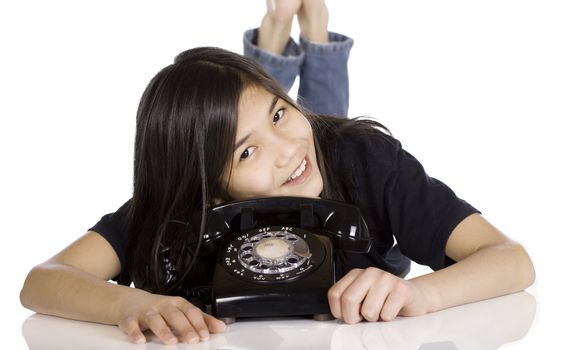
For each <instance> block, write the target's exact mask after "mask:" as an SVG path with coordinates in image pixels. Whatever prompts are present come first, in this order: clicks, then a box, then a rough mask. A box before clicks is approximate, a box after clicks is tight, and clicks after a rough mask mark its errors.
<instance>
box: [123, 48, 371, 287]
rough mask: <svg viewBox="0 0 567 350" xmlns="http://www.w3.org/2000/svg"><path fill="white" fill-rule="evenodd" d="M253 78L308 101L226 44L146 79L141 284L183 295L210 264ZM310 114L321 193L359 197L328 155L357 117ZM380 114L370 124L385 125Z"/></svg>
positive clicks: (139, 163) (138, 209)
mask: <svg viewBox="0 0 567 350" xmlns="http://www.w3.org/2000/svg"><path fill="white" fill-rule="evenodd" d="M252 85H255V86H258V87H261V88H264V89H265V90H267V91H268V92H270V93H272V94H274V95H276V96H278V97H279V98H281V99H282V100H285V101H287V102H288V103H290V104H291V105H292V106H294V107H295V108H297V109H300V107H299V106H298V105H297V104H296V103H295V102H294V101H293V100H292V99H291V98H290V97H289V96H288V95H287V93H286V92H285V91H284V90H283V89H282V88H281V87H280V86H279V84H278V83H277V82H275V81H274V80H273V79H272V78H271V77H270V76H269V75H268V74H267V73H266V72H265V71H264V70H263V69H262V68H261V67H260V66H259V65H258V64H257V63H255V62H254V61H253V60H252V59H249V58H246V57H243V56H241V55H238V54H235V53H232V52H229V51H226V50H223V49H219V48H210V47H209V48H207V47H205V48H196V49H192V50H188V51H185V52H182V53H181V54H179V55H178V56H177V57H176V58H175V60H174V63H173V64H171V65H169V66H167V67H165V68H164V69H162V70H161V71H160V72H159V73H158V74H157V75H156V76H155V77H154V78H153V79H152V80H151V81H150V83H149V84H148V86H147V87H146V90H145V91H144V93H143V95H142V98H141V100H140V104H139V107H138V113H137V118H136V139H135V149H134V189H133V196H132V200H131V201H130V205H129V208H128V209H129V212H128V243H127V248H126V249H127V257H128V258H127V266H126V269H127V271H128V273H129V275H130V278H131V279H132V281H133V282H134V284H135V285H136V287H138V288H143V289H145V290H148V291H150V292H153V293H159V294H179V293H180V291H181V290H182V289H183V288H185V287H186V282H187V281H188V280H191V283H196V284H198V283H199V282H201V281H200V280H203V279H204V278H206V275H207V274H209V273H210V272H211V271H210V270H208V267H209V266H210V261H206V260H203V259H202V258H201V257H202V256H203V255H204V253H206V252H203V249H202V237H203V231H204V226H205V225H204V223H205V222H206V208H207V207H209V206H211V205H212V204H214V203H213V199H214V198H218V199H221V200H222V201H227V200H230V199H231V198H230V197H229V196H228V194H227V190H226V188H224V187H223V185H222V182H221V181H220V179H221V178H222V176H223V172H224V171H225V170H226V169H230V168H231V167H227V164H229V163H230V162H231V159H232V157H231V153H232V147H233V145H234V141H235V137H236V125H237V113H238V105H239V99H240V96H241V94H242V92H243V91H244V90H245V89H246V88H247V87H249V86H252ZM305 113H306V116H307V117H308V119H309V121H310V123H311V125H312V126H313V131H314V135H315V143H316V149H317V158H318V163H319V167H320V169H321V173H322V176H323V181H324V182H323V184H324V190H323V193H322V194H321V197H323V198H330V199H336V200H343V201H353V200H354V199H353V198H350V197H348V196H345V193H344V192H345V191H344V190H343V187H344V186H342V185H341V183H342V182H344V181H341V179H337V178H335V177H334V176H332V174H333V172H332V171H329V169H330V168H332V166H333V165H332V164H330V163H327V161H326V160H329V159H334V158H333V156H332V153H333V152H335V151H334V150H332V149H330V148H325V146H324V145H325V143H323V142H322V140H325V141H328V140H329V138H330V137H336V136H337V135H339V134H340V130H341V129H343V128H347V127H349V125H355V124H356V123H355V121H353V120H348V119H339V118H326V117H321V116H316V115H313V114H309V113H307V112H305ZM372 123H373V122H365V123H362V124H363V125H367V126H368V127H373V126H379V127H381V125H380V124H377V125H376V124H372ZM362 124H361V125H362ZM357 125H358V124H357ZM372 125H373V126H372ZM363 128H364V127H363ZM322 146H323V148H322ZM326 155H328V156H326ZM189 275H190V276H189ZM189 277H190V278H189Z"/></svg>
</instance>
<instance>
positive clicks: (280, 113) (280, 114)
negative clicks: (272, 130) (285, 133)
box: [273, 108, 285, 125]
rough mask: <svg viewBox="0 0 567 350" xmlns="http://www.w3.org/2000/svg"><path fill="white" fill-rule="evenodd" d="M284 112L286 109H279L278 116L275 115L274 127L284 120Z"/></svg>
mask: <svg viewBox="0 0 567 350" xmlns="http://www.w3.org/2000/svg"><path fill="white" fill-rule="evenodd" d="M284 112H285V108H280V109H278V111H277V112H276V114H274V120H273V121H274V125H276V123H277V122H279V121H280V119H282V118H283V115H284Z"/></svg>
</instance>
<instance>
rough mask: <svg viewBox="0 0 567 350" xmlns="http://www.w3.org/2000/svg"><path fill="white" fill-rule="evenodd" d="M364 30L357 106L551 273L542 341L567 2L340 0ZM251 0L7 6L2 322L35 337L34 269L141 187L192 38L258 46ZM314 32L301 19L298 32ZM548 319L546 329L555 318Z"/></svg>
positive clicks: (356, 73) (2, 29) (535, 334)
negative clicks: (161, 77)
mask: <svg viewBox="0 0 567 350" xmlns="http://www.w3.org/2000/svg"><path fill="white" fill-rule="evenodd" d="M327 3H328V6H329V9H330V13H331V20H330V30H333V31H338V32H341V33H344V34H347V35H349V36H351V37H353V38H354V39H355V46H354V48H353V50H352V54H351V59H350V62H349V67H350V76H351V108H350V115H351V116H359V115H370V116H373V117H375V118H377V119H378V120H379V121H381V122H382V123H383V124H385V125H386V126H388V127H389V128H390V130H391V131H392V132H393V134H394V136H395V137H397V138H398V139H400V140H401V141H402V143H403V145H404V147H405V148H406V149H407V150H408V151H409V152H411V153H412V154H413V155H415V156H416V157H417V158H418V159H419V160H420V161H421V162H422V163H423V164H424V166H425V168H426V170H427V171H428V172H429V174H430V175H431V176H433V177H436V178H439V179H441V180H442V181H444V182H445V183H447V184H448V185H449V186H451V187H452V188H453V189H454V190H455V192H456V193H457V194H458V195H459V196H460V197H462V198H464V199H466V200H467V201H468V202H470V203H471V204H473V205H474V206H475V207H477V208H479V209H480V210H481V211H482V212H483V214H484V215H485V217H486V218H487V219H488V220H489V221H491V222H492V223H494V224H495V225H496V226H497V227H498V228H500V229H501V230H502V231H503V232H504V233H506V234H507V235H509V236H510V237H512V238H514V239H516V240H517V241H519V242H521V243H523V244H524V246H525V247H526V248H527V250H528V251H529V253H530V254H531V256H532V258H533V260H534V262H535V265H536V269H537V274H538V281H537V285H536V286H535V287H533V288H531V290H533V293H534V294H536V295H537V297H538V307H539V313H538V317H537V319H536V322H535V324H536V327H535V328H534V329H532V331H531V332H530V334H528V336H527V337H526V339H524V340H523V341H524V342H525V345H526V348H530V347H531V348H533V347H535V346H536V345H537V344H538V342H539V341H543V340H544V339H547V338H549V337H551V336H557V333H558V332H560V331H562V328H559V326H558V324H557V319H554V316H557V315H559V314H560V312H561V310H563V312H564V311H566V310H567V308H566V303H565V301H564V300H563V294H564V290H563V289H562V288H561V287H560V285H559V283H558V282H559V281H560V280H561V279H563V277H562V276H563V275H564V271H565V266H566V263H565V260H564V256H565V243H566V242H567V240H566V239H565V236H566V235H567V229H566V228H565V225H564V217H565V216H566V214H567V205H566V204H565V199H566V196H567V186H566V185H565V183H564V181H565V179H566V178H567V172H566V170H565V168H566V167H565V163H566V158H567V157H566V155H565V153H566V150H567V142H566V141H565V139H566V137H565V134H566V130H567V128H565V125H566V124H565V122H564V120H565V119H566V118H567V68H566V66H567V65H566V64H565V62H567V21H566V20H565V18H567V10H566V5H565V3H564V2H563V1H547V0H538V1H535V0H533V1H521V0H518V1H498V0H491V1H486V0H480V1H466V2H465V1H373V2H369V1H368V2H362V1H359V2H356V1H348V2H347V1H338V0H329V1H328V2H327ZM264 4H265V3H264V1H262V0H248V1H230V0H214V1H183V2H181V1H160V2H157V1H155V2H149V1H106V0H103V1H90V2H89V1H80V2H77V1H25V0H24V1H17V2H16V1H13V2H11V3H8V2H2V4H1V5H0V38H1V41H0V43H1V45H0V50H1V52H2V53H0V118H1V123H0V155H1V158H0V159H1V163H0V164H1V169H2V170H1V172H0V201H1V202H0V205H1V208H0V209H1V210H0V220H1V226H0V227H1V230H2V232H1V233H2V236H3V237H4V240H3V244H2V245H1V254H0V258H1V259H2V261H1V265H0V266H1V267H2V277H3V280H4V283H3V290H4V294H3V298H2V311H3V317H2V318H1V319H2V328H3V330H4V331H3V334H5V335H6V334H8V336H9V337H10V338H13V341H14V342H16V343H15V345H14V346H16V348H17V347H25V342H24V340H23V338H22V337H21V331H20V327H21V324H22V322H23V321H24V319H25V318H26V317H28V316H29V315H31V314H32V313H31V312H30V311H29V310H25V309H24V308H23V307H21V306H20V303H19V300H18V293H19V290H20V288H21V286H22V284H23V281H24V278H25V276H26V274H27V272H28V271H29V270H30V269H31V268H32V267H33V266H34V265H36V264H38V263H41V262H43V261H44V260H46V259H48V258H49V257H50V256H52V255H53V254H55V253H56V252H58V251H59V250H61V249H62V248H64V247H65V246H66V245H68V244H69V243H71V242H72V241H73V240H74V239H76V238H78V237H80V236H81V235H82V234H83V233H85V232H86V230H87V229H88V228H89V227H90V226H92V225H93V224H94V223H96V222H97V220H98V219H99V218H100V217H101V216H102V215H103V214H105V213H108V212H112V211H114V210H115V209H117V208H118V207H119V206H120V205H121V204H122V203H123V202H124V201H126V200H127V199H128V198H129V197H130V194H131V187H132V153H133V142H134V128H135V113H136V108H137V104H138V101H139V98H140V96H141V93H142V91H143V90H144V88H145V86H146V84H147V83H148V82H149V80H150V79H151V78H152V77H153V75H154V74H156V73H157V71H158V70H159V69H161V68H162V67H164V66H166V65H168V64H170V63H171V62H172V60H173V57H174V56H175V55H176V54H177V53H179V52H180V51H182V50H185V49H188V48H192V47H195V46H219V47H223V48H226V49H230V50H233V51H236V52H241V50H242V49H241V33H242V32H243V31H244V30H245V29H248V28H252V27H255V26H257V25H258V24H259V21H260V19H261V16H262V15H263V13H264V9H265V5H264ZM294 33H295V34H297V33H298V28H297V27H295V28H294ZM537 325H541V327H537Z"/></svg>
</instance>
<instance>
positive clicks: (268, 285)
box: [206, 197, 372, 323]
mask: <svg viewBox="0 0 567 350" xmlns="http://www.w3.org/2000/svg"><path fill="white" fill-rule="evenodd" d="M206 239H208V240H209V239H210V240H213V241H217V240H220V241H221V243H220V245H219V248H218V257H217V261H216V266H215V272H214V277H213V287H212V297H211V299H212V305H211V306H212V313H213V315H214V316H215V317H217V318H219V319H222V320H224V321H225V322H226V323H232V322H234V321H235V319H236V318H240V317H264V316H272V317H273V316H298V315H313V316H314V317H315V319H321V320H324V319H330V318H331V316H330V309H329V305H328V301H327V291H328V289H329V288H330V287H331V286H332V285H333V284H334V283H335V264H334V250H344V251H347V252H359V253H367V252H368V251H369V250H370V246H371V244H372V240H371V238H370V235H369V233H368V228H367V226H366V223H365V222H364V219H363V218H362V216H361V214H360V211H359V209H358V208H357V207H355V206H352V205H349V204H346V203H342V202H337V201H331V200H323V199H315V198H303V197H272V198H260V199H253V200H245V201H235V202H227V203H224V204H221V205H219V206H216V207H213V208H211V209H209V215H208V222H207V229H206Z"/></svg>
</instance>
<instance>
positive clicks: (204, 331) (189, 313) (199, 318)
mask: <svg viewBox="0 0 567 350" xmlns="http://www.w3.org/2000/svg"><path fill="white" fill-rule="evenodd" d="M182 310H183V314H184V315H185V317H187V319H188V320H189V322H190V323H191V326H192V327H193V329H194V330H195V332H196V333H195V335H197V334H198V335H197V337H198V338H200V339H201V340H207V339H209V328H208V327H207V324H206V323H205V320H204V319H203V311H201V309H199V308H198V307H196V306H193V305H190V304H189V306H187V307H184V308H183V309H182Z"/></svg>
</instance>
